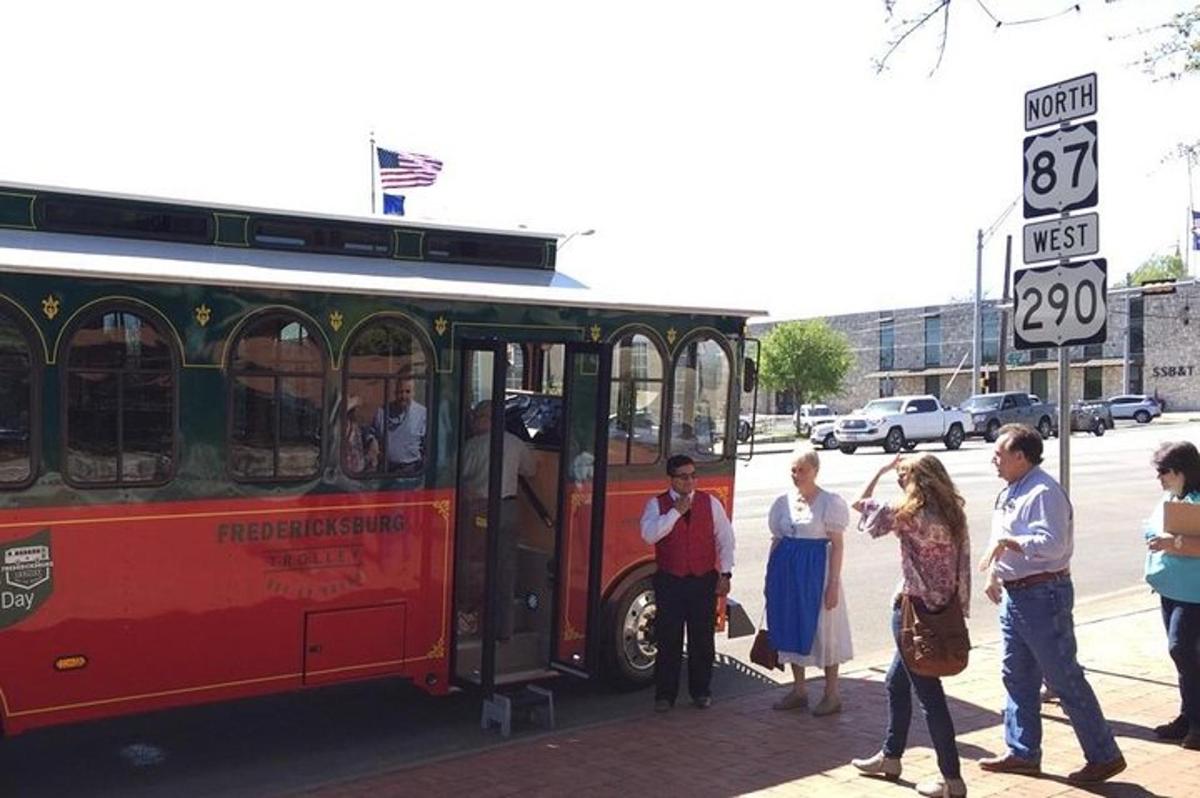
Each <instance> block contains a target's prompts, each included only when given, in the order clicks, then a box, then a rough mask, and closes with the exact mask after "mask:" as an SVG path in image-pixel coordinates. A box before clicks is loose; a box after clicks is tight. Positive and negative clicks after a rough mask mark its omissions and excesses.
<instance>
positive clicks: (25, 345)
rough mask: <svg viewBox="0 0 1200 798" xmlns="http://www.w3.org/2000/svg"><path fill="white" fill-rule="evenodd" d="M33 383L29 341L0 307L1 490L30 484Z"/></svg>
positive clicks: (33, 411)
mask: <svg viewBox="0 0 1200 798" xmlns="http://www.w3.org/2000/svg"><path fill="white" fill-rule="evenodd" d="M33 382H34V380H33V355H32V350H31V349H30V346H29V339H28V338H26V337H25V335H24V333H23V332H22V327H21V326H20V325H18V323H17V321H16V319H15V318H14V317H12V316H11V315H9V313H8V312H7V311H6V310H5V308H4V307H3V305H0V490H3V489H5V488H19V487H24V486H25V485H27V484H29V482H31V481H32V480H33V468H34V463H33V454H34V453H33V430H34V429H35V428H36V415H35V411H36V406H35V405H34V402H33Z"/></svg>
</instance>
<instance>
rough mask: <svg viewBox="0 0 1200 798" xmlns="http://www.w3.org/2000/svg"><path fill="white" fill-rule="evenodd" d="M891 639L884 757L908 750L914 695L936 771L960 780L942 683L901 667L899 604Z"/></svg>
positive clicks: (902, 663) (934, 678)
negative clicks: (893, 646)
mask: <svg viewBox="0 0 1200 798" xmlns="http://www.w3.org/2000/svg"><path fill="white" fill-rule="evenodd" d="M892 637H894V638H895V640H896V656H895V657H893V659H892V666H891V667H890V668H888V672H887V678H886V679H885V680H884V685H885V686H886V687H887V695H888V726H887V734H886V736H885V737H884V739H883V755H884V756H886V757H891V758H894V759H899V758H900V757H901V756H903V755H904V749H905V748H906V747H907V746H908V729H909V726H911V725H912V710H913V706H912V694H913V693H914V692H915V693H916V694H917V700H918V701H920V702H921V709H922V710H924V712H925V722H926V723H927V724H928V726H929V738H930V740H931V741H932V742H933V750H934V751H935V752H937V763H938V770H939V771H940V772H941V774H942V776H944V777H945V778H948V779H959V778H962V772H961V765H960V762H959V758H958V745H957V744H956V743H955V741H954V721H953V720H952V719H951V718H950V707H949V706H947V704H946V691H945V690H943V689H942V680H941V679H938V678H937V677H935V676H918V675H917V674H915V673H910V672H909V670H908V668H907V667H905V665H904V658H903V657H901V656H900V607H899V605H898V604H897V606H896V609H895V610H894V611H893V612H892Z"/></svg>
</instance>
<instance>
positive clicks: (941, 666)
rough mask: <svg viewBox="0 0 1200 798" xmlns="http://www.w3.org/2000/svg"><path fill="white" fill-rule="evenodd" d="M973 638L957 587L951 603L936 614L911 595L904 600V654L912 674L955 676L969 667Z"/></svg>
mask: <svg viewBox="0 0 1200 798" xmlns="http://www.w3.org/2000/svg"><path fill="white" fill-rule="evenodd" d="M970 653H971V636H970V634H969V633H968V632H967V619H966V618H965V617H964V616H963V611H962V603H961V602H960V601H959V600H958V586H957V584H956V585H955V589H954V593H953V594H952V595H951V598H950V603H949V604H947V605H946V606H945V607H943V608H942V609H940V610H938V611H936V612H934V611H932V610H930V609H928V608H926V607H925V605H924V604H923V603H922V602H921V601H920V600H916V601H914V600H913V599H912V598H910V597H909V596H907V595H902V596H901V597H900V655H901V656H902V657H904V664H905V666H906V667H907V668H908V670H909V672H910V673H915V674H917V675H918V676H953V675H955V674H956V673H962V672H963V670H965V669H966V667H967V660H968V658H969V657H970Z"/></svg>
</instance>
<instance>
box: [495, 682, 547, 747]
mask: <svg viewBox="0 0 1200 798" xmlns="http://www.w3.org/2000/svg"><path fill="white" fill-rule="evenodd" d="M514 712H518V713H521V714H526V713H528V715H529V719H530V720H532V721H533V722H534V723H536V724H537V725H539V726H541V727H542V728H544V729H546V730H552V729H553V728H554V692H553V691H552V690H547V689H546V688H545V687H538V686H537V685H535V684H527V685H525V687H524V688H522V689H521V690H519V691H518V692H515V693H510V694H507V695H506V694H504V693H496V694H494V695H493V696H492V697H491V698H485V699H483V712H482V716H481V718H480V723H479V725H480V728H482V729H483V730H484V731H487V730H488V729H489V728H490V727H492V726H493V725H495V726H499V727H500V736H502V737H508V736H509V735H511V734H512V719H513V713H514Z"/></svg>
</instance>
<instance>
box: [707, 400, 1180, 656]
mask: <svg viewBox="0 0 1200 798" xmlns="http://www.w3.org/2000/svg"><path fill="white" fill-rule="evenodd" d="M1198 439H1200V423H1198V422H1191V421H1188V420H1187V419H1186V418H1185V417H1176V418H1173V419H1170V420H1168V421H1166V422H1164V421H1162V420H1156V421H1154V422H1152V423H1150V424H1147V425H1138V424H1136V423H1134V422H1129V421H1118V422H1117V427H1116V429H1115V430H1112V431H1110V432H1109V433H1108V434H1107V435H1104V436H1103V437H1099V438H1096V437H1093V436H1091V435H1087V434H1083V433H1075V434H1074V435H1072V436H1071V452H1070V463H1071V471H1070V473H1071V485H1070V487H1071V498H1072V501H1073V503H1074V505H1075V513H1076V522H1075V554H1074V557H1073V560H1072V565H1071V572H1072V575H1073V578H1074V581H1075V589H1076V600H1077V602H1080V603H1082V602H1086V601H1090V600H1093V599H1096V598H1099V597H1101V596H1103V595H1106V594H1110V593H1113V592H1115V591H1119V590H1124V589H1130V588H1136V587H1137V586H1139V585H1141V584H1142V564H1143V560H1144V556H1145V548H1144V546H1143V543H1142V537H1141V530H1142V524H1143V521H1144V520H1145V519H1146V517H1147V516H1148V515H1149V514H1150V511H1151V509H1152V507H1153V505H1154V504H1155V502H1156V501H1157V499H1158V498H1159V497H1160V496H1161V491H1160V488H1159V486H1158V480H1157V478H1156V477H1155V473H1154V470H1153V468H1151V466H1150V464H1149V461H1150V456H1151V454H1152V453H1153V452H1154V450H1155V448H1157V446H1158V445H1159V443H1161V442H1163V441H1167V440H1191V441H1196V440H1198ZM992 448H993V447H992V444H989V443H986V442H984V441H982V440H980V439H972V440H969V441H967V442H965V443H964V444H963V446H962V448H961V449H959V450H957V451H953V452H951V451H946V449H945V447H943V446H941V445H940V444H922V445H921V446H919V447H918V449H917V452H931V453H933V454H935V455H937V456H938V457H939V458H942V461H943V463H944V464H945V466H946V468H947V470H948V471H949V473H950V476H951V478H953V480H954V482H955V484H956V485H957V486H958V489H959V491H960V492H961V493H962V495H963V498H964V499H966V503H967V518H968V521H969V524H970V532H971V549H972V556H973V558H974V559H975V560H978V558H979V555H980V554H982V552H983V550H984V546H985V544H986V542H987V539H988V535H989V533H990V523H991V511H992V505H993V503H994V501H995V498H996V495H997V493H998V492H999V490H1000V489H1001V488H1002V487H1003V482H1001V480H1000V479H999V477H997V476H996V472H995V469H994V468H993V467H992V464H991V453H992ZM820 457H821V471H820V477H819V479H818V484H820V485H821V487H823V488H825V489H826V490H830V491H834V492H836V493H838V494H840V495H841V496H843V497H844V498H845V499H846V500H847V502H852V501H853V500H854V499H856V498H857V497H858V496H859V495H860V493H861V490H862V487H863V485H864V484H865V483H866V482H867V480H868V479H869V478H870V477H871V476H872V475H873V474H874V473H875V471H876V470H877V469H878V468H879V467H880V466H882V465H884V464H886V463H887V461H888V460H889V459H890V458H891V455H887V454H885V453H884V452H883V451H882V449H877V448H872V449H859V450H858V451H857V452H856V453H855V454H853V455H846V454H842V453H841V452H840V451H837V450H832V451H821V453H820ZM1044 467H1045V468H1046V469H1047V470H1048V471H1049V472H1050V473H1051V474H1053V475H1054V476H1056V477H1057V476H1058V474H1059V453H1058V439H1057V438H1051V439H1050V440H1048V441H1046V458H1045V463H1044ZM789 468H790V448H789V447H788V446H787V445H778V444H776V445H770V446H764V447H762V449H761V450H760V452H759V453H756V454H755V455H754V456H753V458H752V459H751V460H749V461H748V462H743V463H741V464H740V465H739V467H738V475H737V482H736V485H737V488H736V490H737V493H736V495H735V497H734V527H735V530H736V532H737V541H738V549H737V555H738V556H737V568H736V572H735V579H734V586H733V591H732V594H733V596H734V597H735V598H736V599H738V600H739V601H741V602H742V603H743V604H744V605H745V606H746V608H747V611H748V612H749V613H750V615H751V618H752V620H754V622H755V623H756V624H757V623H758V621H759V615H760V613H761V612H762V606H763V597H762V582H763V575H764V574H765V572H766V558H767V552H768V549H769V546H770V533H769V532H768V530H767V512H768V510H769V508H770V505H771V502H772V501H773V500H774V499H775V497H776V496H778V495H779V494H780V493H782V492H783V491H784V490H786V489H787V488H788V487H789V486H790V485H791V475H790V473H789ZM875 495H876V496H877V497H879V498H882V499H884V500H887V499H889V498H890V499H894V498H896V497H898V496H899V488H898V487H897V485H896V483H895V480H894V479H891V478H890V476H889V477H886V478H885V479H884V480H881V482H880V485H879V487H878V488H877V489H876V493H875ZM857 518H858V514H857V513H854V512H851V529H850V530H849V531H848V533H847V536H846V541H847V543H846V556H845V566H844V572H843V584H844V586H845V591H846V601H847V604H848V606H849V611H850V625H851V631H852V634H853V637H854V648H855V653H856V655H857V657H858V658H870V657H871V655H874V654H876V653H877V652H881V651H884V650H886V649H889V648H891V645H892V643H891V637H890V632H889V630H888V626H887V618H888V616H887V608H888V602H889V599H890V598H891V596H892V591H893V589H894V587H895V585H896V580H897V578H898V576H899V572H900V564H899V548H898V544H897V543H896V541H895V539H893V538H881V539H879V540H872V539H871V538H869V537H867V536H866V535H865V534H863V533H860V532H858V531H857V530H856V529H855V528H854V525H855V524H856V523H857ZM972 595H973V599H972V606H971V610H972V617H971V633H972V636H973V637H975V638H976V639H980V640H982V639H988V638H991V637H995V636H996V613H995V612H994V611H993V609H992V606H991V605H990V604H989V603H988V601H987V599H986V598H985V597H983V595H982V593H981V588H980V586H979V584H976V585H975V586H974V589H973V592H972ZM720 649H721V650H723V651H726V652H727V653H730V654H734V655H743V654H744V653H745V652H746V651H748V650H749V643H748V642H747V641H744V640H740V641H738V640H735V641H722V643H721V645H720ZM874 658H876V659H877V658H878V657H874Z"/></svg>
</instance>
